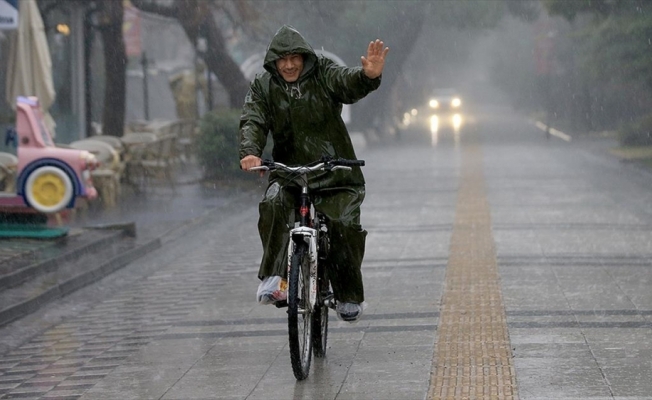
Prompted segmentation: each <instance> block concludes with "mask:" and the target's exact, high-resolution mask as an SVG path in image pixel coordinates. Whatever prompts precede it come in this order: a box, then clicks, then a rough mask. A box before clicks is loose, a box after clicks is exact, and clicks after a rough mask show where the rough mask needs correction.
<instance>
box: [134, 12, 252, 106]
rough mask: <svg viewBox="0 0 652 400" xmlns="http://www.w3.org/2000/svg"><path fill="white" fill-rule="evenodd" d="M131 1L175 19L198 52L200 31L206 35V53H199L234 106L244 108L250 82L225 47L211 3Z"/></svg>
mask: <svg viewBox="0 0 652 400" xmlns="http://www.w3.org/2000/svg"><path fill="white" fill-rule="evenodd" d="M131 3H132V4H133V5H134V6H136V7H137V8H138V9H140V10H141V11H145V12H151V13H155V14H158V15H162V16H165V17H169V18H175V19H176V20H177V21H179V23H180V24H181V27H182V28H183V30H184V31H185V32H186V35H187V36H188V39H189V40H190V43H192V45H193V46H194V47H195V51H196V50H197V39H198V38H199V36H200V30H201V35H202V36H203V37H205V38H206V52H205V53H200V57H201V58H202V59H203V60H204V62H205V63H206V66H207V67H208V69H209V70H210V71H211V72H212V73H214V74H215V76H216V77H217V79H218V80H219V81H220V83H221V84H222V86H224V89H225V90H226V91H227V93H228V95H229V103H230V105H231V107H232V108H240V107H242V104H244V98H245V96H246V94H247V91H248V90H249V82H248V81H247V79H246V78H245V76H244V74H243V73H242V71H241V70H240V67H239V66H238V64H236V62H235V61H233V58H232V57H231V55H230V54H229V52H228V50H227V48H226V45H225V43H224V37H223V36H222V32H221V31H220V29H219V27H218V26H217V23H216V22H215V18H213V13H212V12H211V4H212V3H211V2H209V1H205V0H202V1H198V0H175V1H174V2H173V3H172V4H171V5H164V4H161V3H157V2H155V1H152V0H132V1H131Z"/></svg>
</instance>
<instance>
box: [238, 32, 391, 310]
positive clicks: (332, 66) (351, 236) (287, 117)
mask: <svg viewBox="0 0 652 400" xmlns="http://www.w3.org/2000/svg"><path fill="white" fill-rule="evenodd" d="M287 54H301V55H302V56H303V60H304V67H303V71H302V73H301V76H300V77H299V79H297V81H296V82H292V83H288V82H286V81H285V80H284V79H283V78H282V77H281V75H280V74H279V73H278V71H277V70H276V64H275V62H276V60H277V59H279V58H281V57H283V56H285V55H287ZM264 68H265V70H266V72H264V73H262V74H260V75H257V76H256V78H255V79H254V81H253V82H252V83H251V87H250V89H249V93H248V94H247V96H246V98H245V104H244V107H243V112H242V116H241V118H240V159H242V158H244V157H245V156H247V155H255V156H258V157H260V156H261V154H262V152H263V149H264V147H265V144H266V142H267V135H268V133H270V132H271V134H272V141H273V145H274V146H273V150H272V156H273V158H274V160H275V161H278V162H281V163H284V164H286V165H293V166H294V165H305V164H308V163H311V162H314V161H317V160H319V159H320V157H321V156H323V155H328V156H332V157H336V158H346V159H356V155H355V152H354V149H353V145H352V143H351V138H350V137H349V134H348V131H347V129H346V126H345V124H344V122H343V120H342V118H341V112H342V104H351V103H355V102H356V101H358V100H360V99H362V98H363V97H365V96H366V95H367V94H369V93H370V92H372V91H373V90H375V89H376V88H378V86H379V85H380V77H378V78H376V79H369V78H367V76H366V75H365V74H364V72H363V71H362V68H360V67H357V68H347V67H342V66H339V65H337V64H336V63H335V62H333V61H332V60H330V59H328V58H325V57H323V56H318V55H317V54H316V53H315V52H314V50H313V49H312V47H311V46H310V45H309V44H308V42H306V40H305V39H304V38H303V36H301V34H300V33H299V32H298V31H296V30H295V29H294V28H292V27H290V26H287V25H285V26H283V27H281V29H279V30H278V32H277V33H276V35H275V36H274V38H273V39H272V41H271V43H270V45H269V47H268V49H267V53H266V55H265V60H264ZM309 182H310V190H311V192H312V194H313V198H314V199H315V208H316V209H317V210H319V211H320V212H322V213H324V214H325V215H326V217H327V218H328V220H329V228H330V235H329V236H330V239H331V246H330V247H331V251H330V253H329V260H328V263H327V264H328V265H327V269H326V270H327V274H328V277H329V279H330V281H331V284H332V286H333V291H334V292H335V297H336V299H337V300H339V301H344V302H347V301H348V302H357V303H360V302H362V301H363V300H364V292H363V285H362V275H361V272H360V267H361V264H362V258H363V256H364V243H365V237H366V234H367V232H366V231H365V230H363V229H362V227H361V225H360V205H361V204H362V201H363V200H364V195H365V190H364V183H365V182H364V177H363V175H362V171H361V170H360V168H359V167H355V168H354V169H353V171H351V172H347V171H335V172H329V173H326V172H324V173H321V174H318V173H316V174H315V175H313V176H311V178H310V181H309ZM296 187H297V186H296V185H295V184H294V183H292V182H291V181H289V180H287V179H286V176H284V175H283V174H281V173H278V172H275V173H272V174H271V175H270V179H269V186H268V188H267V191H266V193H265V196H264V198H263V200H262V202H261V203H260V206H259V211H260V219H259V222H258V229H259V232H260V237H261V241H262V244H263V250H264V254H263V259H262V262H261V266H260V270H259V274H258V275H259V277H260V278H261V279H262V278H263V277H265V276H272V275H279V276H284V275H285V273H286V269H287V244H288V242H289V229H290V227H292V226H294V219H295V204H294V202H295V196H296V194H295V190H296Z"/></svg>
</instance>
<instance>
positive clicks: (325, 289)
mask: <svg viewBox="0 0 652 400" xmlns="http://www.w3.org/2000/svg"><path fill="white" fill-rule="evenodd" d="M317 271H318V273H317V275H318V278H317V282H318V285H317V289H318V293H319V297H318V298H317V305H316V306H315V311H314V313H313V316H312V352H313V354H314V355H315V357H324V356H326V345H327V343H328V306H327V305H326V304H324V303H325V300H326V299H330V298H332V297H333V296H332V293H331V291H330V290H329V288H330V286H329V284H328V279H326V276H325V273H324V266H323V265H321V263H320V265H319V267H318V269H317Z"/></svg>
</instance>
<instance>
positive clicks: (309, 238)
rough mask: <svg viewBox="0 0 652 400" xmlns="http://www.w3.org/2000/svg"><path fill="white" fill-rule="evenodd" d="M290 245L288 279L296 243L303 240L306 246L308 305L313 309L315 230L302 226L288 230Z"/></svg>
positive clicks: (315, 295)
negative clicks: (308, 288)
mask: <svg viewBox="0 0 652 400" xmlns="http://www.w3.org/2000/svg"><path fill="white" fill-rule="evenodd" d="M290 238H291V239H292V240H290V243H289V244H288V279H289V277H290V265H291V261H292V254H293V253H294V249H295V247H296V243H297V242H300V241H301V240H303V241H304V242H305V243H306V244H308V259H309V262H310V299H309V302H310V305H311V307H313V308H314V306H315V304H316V303H317V230H316V229H313V228H309V227H307V226H302V227H298V228H294V229H291V230H290Z"/></svg>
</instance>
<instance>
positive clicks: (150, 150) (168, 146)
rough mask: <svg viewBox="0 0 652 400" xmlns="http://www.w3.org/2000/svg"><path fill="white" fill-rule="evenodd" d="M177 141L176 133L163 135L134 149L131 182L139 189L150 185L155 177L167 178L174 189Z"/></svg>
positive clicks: (130, 172)
mask: <svg viewBox="0 0 652 400" xmlns="http://www.w3.org/2000/svg"><path fill="white" fill-rule="evenodd" d="M175 141H176V137H175V136H174V135H171V134H169V135H161V136H157V139H156V140H155V141H150V142H147V143H146V145H142V146H139V147H136V148H135V149H134V151H133V152H132V153H131V156H132V158H131V159H130V160H129V162H128V169H129V176H130V179H131V183H132V184H133V185H135V187H136V188H137V189H140V188H142V187H145V186H148V185H149V184H150V182H151V181H152V180H153V179H165V181H167V183H168V184H169V185H170V187H171V188H173V189H174V187H175V182H174V177H173V168H174V164H175V156H174V155H175V145H176V144H175Z"/></svg>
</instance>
